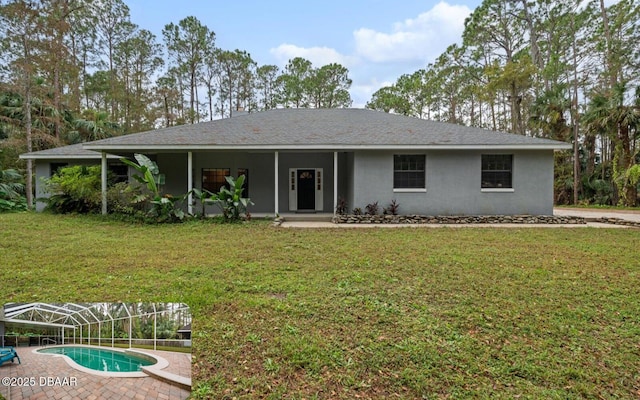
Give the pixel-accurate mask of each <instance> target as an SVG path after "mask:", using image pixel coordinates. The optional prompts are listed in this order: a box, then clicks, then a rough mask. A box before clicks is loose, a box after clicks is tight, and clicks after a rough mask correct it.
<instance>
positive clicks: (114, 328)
mask: <svg viewBox="0 0 640 400" xmlns="http://www.w3.org/2000/svg"><path fill="white" fill-rule="evenodd" d="M187 326H188V327H189V329H190V326H191V312H190V310H189V307H188V306H187V305H185V304H182V303H143V302H140V303H7V304H5V305H4V306H3V308H2V309H0V345H1V346H16V347H18V346H49V345H54V344H57V345H60V344H85V345H97V346H111V347H116V346H118V347H143V348H149V349H151V348H152V349H154V350H156V349H157V348H158V347H162V348H165V349H171V348H185V347H187V348H189V347H191V340H190V335H185V333H184V327H187ZM189 333H190V332H189Z"/></svg>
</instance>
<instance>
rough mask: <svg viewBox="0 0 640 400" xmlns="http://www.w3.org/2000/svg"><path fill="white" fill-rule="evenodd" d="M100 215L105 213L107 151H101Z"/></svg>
mask: <svg viewBox="0 0 640 400" xmlns="http://www.w3.org/2000/svg"><path fill="white" fill-rule="evenodd" d="M100 172H101V176H100V180H101V191H102V215H107V153H105V152H104V151H103V152H102V164H101V171H100Z"/></svg>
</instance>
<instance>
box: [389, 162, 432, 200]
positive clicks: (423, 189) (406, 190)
mask: <svg viewBox="0 0 640 400" xmlns="http://www.w3.org/2000/svg"><path fill="white" fill-rule="evenodd" d="M403 155H408V156H423V157H424V171H423V172H424V187H421V188H397V187H394V188H393V192H394V193H426V192H427V154H426V153H394V154H393V157H395V156H403ZM394 166H395V165H394ZM393 172H394V173H395V168H394V169H393ZM393 184H394V186H395V179H394V182H393Z"/></svg>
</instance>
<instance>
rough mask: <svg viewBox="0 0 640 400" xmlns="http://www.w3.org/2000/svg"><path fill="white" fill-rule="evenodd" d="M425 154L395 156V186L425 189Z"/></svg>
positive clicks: (398, 187) (395, 187) (397, 187)
mask: <svg viewBox="0 0 640 400" xmlns="http://www.w3.org/2000/svg"><path fill="white" fill-rule="evenodd" d="M425 164H426V157H425V155H424V154H396V155H394V156H393V188H394V189H425V188H426V186H425Z"/></svg>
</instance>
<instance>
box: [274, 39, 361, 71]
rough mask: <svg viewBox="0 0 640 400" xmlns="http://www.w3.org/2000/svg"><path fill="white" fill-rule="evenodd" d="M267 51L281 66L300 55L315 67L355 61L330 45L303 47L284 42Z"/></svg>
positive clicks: (347, 64)
mask: <svg viewBox="0 0 640 400" xmlns="http://www.w3.org/2000/svg"><path fill="white" fill-rule="evenodd" d="M269 51H270V53H271V54H272V55H273V56H274V57H276V58H277V59H278V61H279V62H280V65H282V66H284V65H286V63H287V62H288V61H289V60H291V59H292V58H295V57H302V58H304V59H307V60H309V61H311V64H313V66H314V67H316V68H318V67H321V66H323V65H327V64H331V63H338V64H342V65H343V66H345V67H349V66H351V65H353V64H354V63H355V59H354V58H353V57H349V56H345V55H342V54H340V53H339V52H337V51H336V50H335V49H332V48H330V47H309V48H304V47H298V46H296V45H293V44H288V43H284V44H281V45H280V46H278V47H275V48H272V49H271V50H269Z"/></svg>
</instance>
